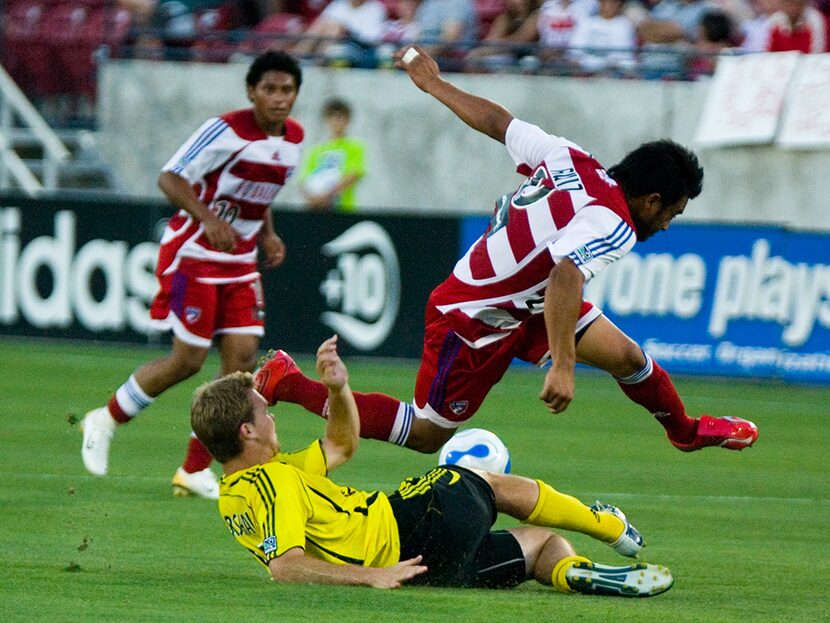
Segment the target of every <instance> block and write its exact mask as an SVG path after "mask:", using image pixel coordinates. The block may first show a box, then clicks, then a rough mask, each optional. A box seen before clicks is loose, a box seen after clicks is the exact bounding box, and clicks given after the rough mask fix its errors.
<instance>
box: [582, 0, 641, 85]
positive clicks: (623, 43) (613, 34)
mask: <svg viewBox="0 0 830 623" xmlns="http://www.w3.org/2000/svg"><path fill="white" fill-rule="evenodd" d="M622 10H623V0H599V13H598V14H597V15H589V16H587V17H585V18H584V19H581V20H580V21H579V22H578V23H577V25H576V28H574V31H573V35H572V37H571V43H570V48H571V49H570V50H569V52H568V56H569V58H571V59H572V60H573V61H575V62H576V63H577V64H578V65H579V67H580V69H583V70H586V71H590V72H598V71H603V70H607V69H619V70H622V71H628V70H631V69H632V68H633V67H634V64H635V61H634V54H633V52H634V50H635V49H636V48H637V32H636V30H635V28H634V24H633V23H632V22H631V20H630V19H628V18H627V17H626V16H625V15H623V14H622Z"/></svg>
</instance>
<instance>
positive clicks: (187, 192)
mask: <svg viewBox="0 0 830 623" xmlns="http://www.w3.org/2000/svg"><path fill="white" fill-rule="evenodd" d="M158 185H159V188H161V190H162V192H163V193H164V194H165V195H166V196H167V198H168V199H169V200H170V203H172V204H173V205H174V206H175V207H176V208H178V209H180V210H184V211H185V212H187V213H188V214H190V216H192V217H193V218H195V219H196V220H197V221H199V222H200V223H201V224H202V227H203V228H204V230H205V236H206V237H207V239H208V242H210V244H211V245H212V246H214V247H216V248H217V249H219V250H220V251H230V250H232V249H233V248H234V247H235V246H236V232H235V231H234V229H233V227H231V226H230V224H229V223H227V222H226V221H223V220H222V219H220V218H219V217H218V216H216V215H215V214H214V213H213V212H211V211H210V210H209V209H208V207H207V206H206V205H205V204H204V203H202V202H201V201H199V197H197V196H196V192H195V191H194V190H193V188H192V187H191V186H190V183H188V181H187V180H186V179H184V178H183V177H181V176H180V175H176V174H175V173H171V172H170V171H163V172H162V173H161V175H159V179H158Z"/></svg>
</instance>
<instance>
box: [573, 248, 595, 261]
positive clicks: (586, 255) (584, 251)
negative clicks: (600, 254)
mask: <svg viewBox="0 0 830 623" xmlns="http://www.w3.org/2000/svg"><path fill="white" fill-rule="evenodd" d="M574 253H575V254H576V256H577V257H578V258H579V261H580V262H582V263H583V264H587V263H588V262H590V261H591V260H592V259H594V254H593V253H591V250H590V249H589V248H588V247H587V246H585V247H579V248H578V249H577V250H576V251H574Z"/></svg>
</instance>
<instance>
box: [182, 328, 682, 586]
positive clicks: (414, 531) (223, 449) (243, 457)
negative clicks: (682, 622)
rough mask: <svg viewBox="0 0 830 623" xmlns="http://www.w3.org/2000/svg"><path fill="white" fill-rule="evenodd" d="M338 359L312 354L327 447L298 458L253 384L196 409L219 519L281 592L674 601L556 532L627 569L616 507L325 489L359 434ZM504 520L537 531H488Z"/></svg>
mask: <svg viewBox="0 0 830 623" xmlns="http://www.w3.org/2000/svg"><path fill="white" fill-rule="evenodd" d="M336 347H337V338H336V336H335V337H332V338H330V339H329V340H327V341H326V342H324V343H323V344H322V345H321V346H320V348H319V350H318V352H317V373H318V374H319V375H320V378H321V380H322V384H323V386H324V387H325V388H326V391H327V393H328V418H327V421H326V432H325V435H324V436H323V438H322V439H319V440H316V441H314V442H313V443H312V444H311V445H309V446H308V447H306V448H305V449H303V450H300V451H299V452H294V453H290V454H283V453H280V452H281V447H280V442H279V438H278V437H277V433H276V429H275V424H274V417H273V416H272V415H271V414H269V413H268V411H267V410H266V403H265V399H264V398H263V397H262V396H261V395H260V394H258V393H257V392H256V391H255V390H254V387H253V377H252V376H251V375H250V374H246V373H242V372H236V373H234V374H231V375H229V376H226V377H223V378H221V379H219V380H216V381H213V382H212V383H208V384H206V385H203V386H202V387H201V388H199V389H198V390H197V392H196V394H195V396H194V398H193V403H192V405H191V424H192V426H193V430H194V431H196V434H197V435H198V436H199V438H200V439H202V440H203V441H204V442H205V444H206V445H207V447H208V448H209V449H210V451H211V452H212V453H213V454H214V456H215V457H216V458H217V460H218V461H220V462H221V463H222V469H223V472H224V476H223V477H222V481H221V483H220V496H219V513H220V514H221V515H222V519H223V520H224V522H225V524H226V525H227V526H228V529H229V531H230V533H231V535H232V536H233V537H235V538H236V540H237V541H238V542H239V543H240V544H241V545H242V546H244V547H245V548H246V549H247V550H248V551H249V552H250V553H251V554H253V556H254V557H255V558H256V559H257V560H258V561H259V562H260V563H261V564H262V565H264V566H265V567H267V568H268V570H269V571H270V573H271V576H272V577H273V579H275V580H277V581H280V582H311V583H320V584H360V585H368V586H373V587H377V588H395V587H397V586H399V585H400V584H401V583H403V582H407V581H409V582H413V583H420V584H429V585H433V586H471V587H488V588H501V587H510V586H515V585H517V584H520V583H521V582H524V581H525V580H528V579H530V578H535V579H536V580H537V581H539V582H541V583H542V584H548V585H550V584H553V585H554V586H555V587H556V588H557V589H559V590H562V591H566V592H571V591H577V592H584V593H598V594H608V595H621V596H632V597H648V596H650V595H656V594H658V593H662V592H664V591H666V590H668V589H669V588H671V585H672V583H673V580H672V576H671V574H670V573H669V571H668V570H667V569H665V568H662V567H657V566H655V565H648V564H644V563H639V564H635V565H629V566H624V567H608V566H605V565H599V564H596V563H593V562H591V561H590V560H588V559H587V558H584V557H582V556H578V555H576V554H575V552H574V550H573V548H572V547H571V545H570V543H568V541H566V540H565V539H564V538H562V537H561V536H559V535H557V534H555V533H553V532H551V531H550V530H549V529H548V528H551V527H558V528H563V529H567V530H575V531H578V532H582V533H585V534H588V535H590V536H593V537H594V538H597V539H599V540H602V541H605V542H607V543H608V544H609V545H611V547H612V548H614V549H615V550H616V551H617V552H618V553H620V554H623V555H625V556H632V557H635V556H636V555H637V554H638V552H639V551H640V549H641V548H642V538H641V537H640V534H639V532H638V531H637V530H636V529H635V528H634V527H633V526H631V524H630V523H629V522H628V520H627V519H626V517H625V515H624V514H623V513H622V512H621V511H620V510H619V509H618V508H616V507H613V506H610V505H605V504H600V503H599V502H598V503H597V505H596V506H594V507H591V508H589V507H587V506H585V505H584V504H582V503H581V502H580V501H579V500H577V499H576V498H574V497H571V496H569V495H566V494H563V493H560V492H559V491H556V490H555V489H553V488H552V487H551V486H550V485H548V484H546V483H544V482H542V481H540V480H531V479H529V478H523V477H520V476H511V475H504V474H492V473H489V472H482V471H477V470H468V469H465V468H463V467H456V466H446V467H439V468H436V469H433V470H431V471H430V472H428V473H427V474H425V475H424V476H422V477H420V478H409V479H407V480H405V481H404V482H402V483H401V485H400V487H399V488H398V490H397V491H395V492H393V493H391V494H389V495H386V494H384V493H381V492H379V491H375V492H372V493H369V492H364V491H359V490H356V489H352V488H351V487H342V486H339V485H337V484H335V483H334V482H332V481H331V480H329V478H328V477H327V475H328V474H329V472H331V471H332V470H334V469H335V468H337V467H338V466H339V465H341V464H343V463H345V462H346V461H347V460H349V459H350V458H351V457H352V456H353V455H354V453H355V451H356V450H357V446H358V435H359V432H360V421H359V418H358V414H357V405H356V403H355V400H354V396H353V394H352V391H351V389H350V388H349V383H348V373H347V371H346V367H345V366H344V365H343V362H342V361H341V360H340V358H339V357H338V355H337V350H336ZM498 512H503V513H506V514H508V515H511V516H513V517H516V518H517V519H520V520H522V521H524V522H525V523H527V524H530V525H528V526H523V527H519V528H512V529H509V530H498V531H491V530H490V529H491V527H492V525H493V522H494V521H495V520H496V516H497V514H498Z"/></svg>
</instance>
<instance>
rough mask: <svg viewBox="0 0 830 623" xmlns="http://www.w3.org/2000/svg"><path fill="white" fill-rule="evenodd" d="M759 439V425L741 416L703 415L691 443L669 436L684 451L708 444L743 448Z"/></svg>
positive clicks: (698, 448) (733, 448) (734, 448)
mask: <svg viewBox="0 0 830 623" xmlns="http://www.w3.org/2000/svg"><path fill="white" fill-rule="evenodd" d="M756 439H758V427H757V426H755V424H753V423H752V422H750V421H749V420H743V419H741V418H739V417H712V416H711V415H701V416H700V419H699V420H698V425H697V436H696V437H695V438H694V440H693V441H691V442H690V443H680V442H678V441H674V440H673V439H672V438H671V437H669V441H671V443H672V445H673V446H674V447H675V448H677V449H679V450H683V452H693V451H694V450H700V449H701V448H705V447H707V446H720V447H721V448H726V449H727V450H743V449H744V448H748V447H749V446H751V445H752V444H754V443H755V440H756Z"/></svg>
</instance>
